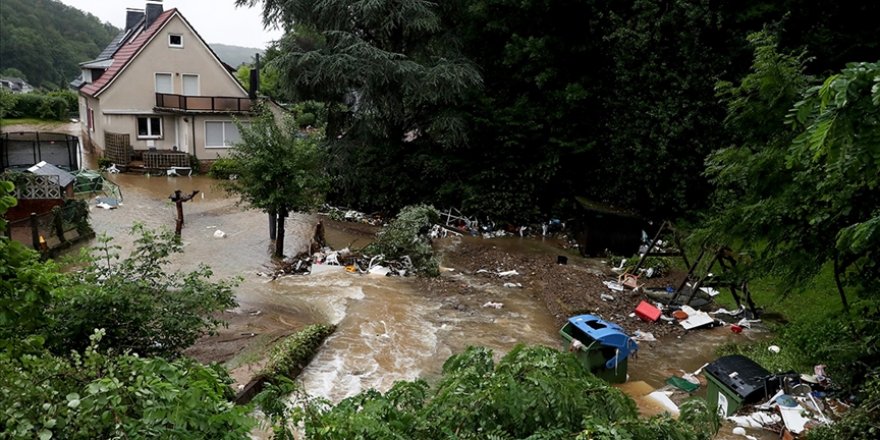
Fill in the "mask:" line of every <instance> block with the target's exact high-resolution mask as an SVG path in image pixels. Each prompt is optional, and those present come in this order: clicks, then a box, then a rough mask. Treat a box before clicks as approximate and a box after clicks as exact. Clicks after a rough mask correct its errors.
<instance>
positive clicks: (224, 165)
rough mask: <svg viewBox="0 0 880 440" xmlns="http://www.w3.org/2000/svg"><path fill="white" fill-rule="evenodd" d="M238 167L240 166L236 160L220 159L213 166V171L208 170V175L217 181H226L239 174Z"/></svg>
mask: <svg viewBox="0 0 880 440" xmlns="http://www.w3.org/2000/svg"><path fill="white" fill-rule="evenodd" d="M237 166H238V165H237V163H236V162H235V160H234V159H231V158H228V157H218V158H217V160H215V161H214V163H212V164H211V169H209V170H208V175H209V176H211V177H213V178H215V179H223V180H226V179H229V177H230V176H232V175H233V174H235V175H237V174H238V170H237V169H236V167H237Z"/></svg>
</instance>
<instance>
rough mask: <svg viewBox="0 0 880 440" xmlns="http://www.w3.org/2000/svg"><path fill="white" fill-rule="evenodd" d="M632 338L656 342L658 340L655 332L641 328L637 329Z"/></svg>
mask: <svg viewBox="0 0 880 440" xmlns="http://www.w3.org/2000/svg"><path fill="white" fill-rule="evenodd" d="M632 338H633V340H636V341H639V342H654V341H656V340H657V338H655V337H654V334H653V333H649V332H643V331H641V330H636V331H635V333H633V336H632Z"/></svg>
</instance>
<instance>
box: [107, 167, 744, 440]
mask: <svg viewBox="0 0 880 440" xmlns="http://www.w3.org/2000/svg"><path fill="white" fill-rule="evenodd" d="M110 178H111V179H112V180H113V181H115V182H116V183H117V184H118V185H120V187H121V188H122V193H123V196H124V201H123V204H122V206H121V207H120V208H119V209H116V210H109V211H108V210H103V209H98V208H95V207H94V203H92V206H93V208H92V211H91V216H92V223H93V225H94V228H95V230H96V232H97V233H98V234H102V233H106V234H108V235H110V236H112V237H114V242H115V243H116V244H119V245H121V246H122V247H123V250H124V251H125V250H128V249H130V248H131V246H132V244H133V241H132V237H130V236H129V235H128V230H129V229H130V227H131V225H132V224H133V223H134V222H140V223H143V224H145V225H146V226H148V227H151V228H156V227H163V226H164V227H168V228H171V227H173V225H174V219H175V215H176V212H175V207H174V205H173V204H172V203H171V202H170V201H169V200H168V197H169V196H170V195H171V194H172V193H173V192H174V190H178V189H179V190H181V191H183V192H184V193H189V192H190V191H193V190H199V191H200V194H199V195H197V196H196V197H195V198H194V199H193V200H192V201H190V202H187V203H185V204H184V211H185V218H186V225H185V227H184V229H183V234H182V236H183V243H184V252H183V253H182V254H180V255H177V256H175V257H174V260H173V262H174V266H175V267H174V268H175V269H181V270H188V269H192V268H194V267H196V266H197V265H199V264H207V265H209V266H210V267H211V268H212V269H213V270H214V273H215V276H217V277H220V278H229V277H241V279H242V281H241V284H240V285H239V287H238V288H237V289H236V299H237V301H238V303H239V306H238V307H237V308H236V309H234V310H230V311H227V312H225V313H224V314H223V318H224V319H226V320H227V321H229V323H230V324H229V327H228V328H224V329H221V330H220V332H219V334H218V335H215V336H210V337H206V338H203V339H202V340H200V341H199V342H198V343H197V344H196V345H195V346H194V347H192V348H191V349H189V350H188V351H187V354H189V355H191V356H194V357H196V358H197V359H200V360H202V361H220V362H224V363H225V364H226V365H227V366H228V367H229V368H230V369H232V373H233V377H234V378H236V379H237V380H239V381H243V380H246V378H247V377H248V376H249V375H250V374H251V372H253V371H254V369H256V368H259V366H260V365H261V363H260V360H261V359H262V357H263V355H264V354H265V351H266V347H267V346H269V345H271V343H272V342H274V341H275V340H277V339H279V338H281V337H283V336H285V335H287V334H290V333H292V332H295V331H297V330H299V329H301V328H302V327H304V326H306V325H309V324H312V323H326V322H329V323H334V324H337V326H338V329H337V331H336V333H335V334H333V335H332V336H331V337H330V338H328V340H327V341H326V342H325V344H324V345H323V346H322V348H321V350H320V351H319V352H318V353H317V355H316V357H315V359H314V360H313V361H312V362H311V364H309V366H308V367H307V368H306V369H305V370H304V371H303V373H302V375H301V376H300V377H299V380H300V381H301V383H302V384H303V387H304V389H305V391H307V392H308V393H310V394H312V395H316V396H322V397H325V398H327V399H329V400H331V401H334V402H338V401H339V400H341V399H343V398H345V397H348V396H352V395H354V394H356V393H358V392H360V391H363V390H366V389H369V388H375V389H378V390H380V391H385V390H387V389H388V388H389V387H390V386H391V385H392V384H393V383H394V381H397V380H404V379H415V378H419V377H422V378H429V379H430V378H432V377H436V376H437V375H439V374H440V371H441V368H442V365H443V362H444V361H445V360H446V358H447V357H449V356H450V355H452V354H454V353H457V352H460V351H462V350H464V349H465V348H466V347H468V346H470V345H482V346H486V347H489V348H492V349H493V350H495V353H496V357H500V356H501V355H503V354H504V353H506V352H507V351H508V350H509V349H511V348H512V347H513V346H514V345H516V344H519V343H525V344H543V345H548V346H552V347H559V346H560V342H559V337H558V329H559V316H555V315H554V314H553V313H551V312H550V311H548V308H547V306H546V305H545V302H544V301H543V300H542V295H541V294H540V293H541V292H539V291H538V290H539V289H545V288H552V285H548V284H547V283H546V282H541V283H539V284H536V285H535V287H530V286H526V287H524V288H505V287H503V286H502V283H501V282H499V280H497V279H490V278H487V277H485V276H481V275H479V274H476V273H474V272H473V271H467V270H462V269H461V266H462V264H461V263H460V262H458V261H456V260H455V257H448V258H447V261H444V262H443V265H444V266H448V267H449V269H453V270H444V271H443V275H442V277H441V279H440V280H437V281H425V280H418V279H412V278H390V277H373V276H363V275H354V274H349V273H345V272H332V273H324V274H319V275H309V276H286V277H281V278H278V279H276V280H272V279H271V278H269V277H265V276H260V275H259V273H260V272H269V271H271V261H272V260H271V258H270V242H269V239H268V226H267V219H266V215H265V214H263V213H261V212H258V211H253V210H246V209H243V208H242V207H239V206H237V205H236V203H235V199H233V198H230V197H229V196H227V194H226V193H225V192H223V191H222V190H221V189H219V188H217V185H216V181H215V180H213V179H210V178H208V177H204V176H194V177H164V176H163V177H149V176H141V175H131V174H118V175H113V176H110ZM316 221H317V219H316V217H314V216H307V215H295V216H293V217H291V218H290V219H288V222H289V223H288V231H287V232H288V235H287V237H286V249H285V253H286V254H288V255H292V254H296V253H298V252H300V251H302V250H305V249H306V248H307V246H308V244H309V238H310V237H311V233H312V231H313V227H314V224H315V222H316ZM325 224H326V228H327V238H328V241H329V242H330V244H331V245H332V246H334V247H337V248H339V247H344V246H347V245H352V246H354V247H360V246H363V245H364V244H366V243H368V242H369V240H370V235H369V234H370V232H371V231H372V230H370V229H369V228H366V229H365V228H364V227H347V226H345V225H344V224H337V223H335V222H329V221H328V222H326V223H325ZM216 230H221V231H223V232H225V233H226V234H227V236H226V238H214V236H213V234H214V232H215V231H216ZM444 243H445V244H443V248H444V249H445V250H446V251H448V253H449V254H451V255H454V254H455V252H454V250H455V246H456V244H455V242H454V241H453V242H452V244H449V243H450V242H444ZM554 246H555V245H554V244H552V243H547V242H536V241H535V240H508V241H505V242H504V243H503V244H502V245H500V246H499V248H500V249H501V252H502V253H507V252H526V253H536V254H539V255H548V256H550V255H552V254H553V253H555V252H559V251H558V249H556V248H555V247H554ZM580 263H583V264H584V266H583V267H580V266H577V265H578V264H580ZM571 265H572V267H571V268H570V269H569V270H573V271H587V272H590V273H593V272H594V271H595V269H594V268H591V267H590V265H595V263H594V262H593V263H588V262H583V261H580V260H578V259H573V260H572V263H571ZM488 269H491V270H497V269H504V268H503V267H488ZM591 276H592V275H591ZM596 276H598V275H596ZM432 283H434V284H437V285H439V286H441V287H442V288H443V289H440V290H442V291H443V292H445V293H443V294H439V293H438V291H439V290H438V289H437V288H435V287H436V286H435V287H432ZM449 286H458V287H457V288H458V289H460V291H461V292H460V293H455V292H454V291H453V292H452V293H450V291H449V289H448V287H449ZM474 292H476V293H474ZM490 301H491V302H496V303H501V304H503V306H502V307H501V308H497V309H496V308H493V307H484V305H485V304H486V303H487V302H490ZM646 330H650V329H646ZM748 337H752V336H749V334H742V335H734V334H732V333H731V332H730V331H729V330H727V329H725V328H718V329H714V330H706V331H700V332H692V333H689V334H684V335H681V336H674V335H673V336H668V337H664V338H660V339H659V340H658V341H657V342H651V343H642V344H641V349H640V350H639V353H638V355H637V357H636V358H634V359H632V360H631V362H630V364H629V374H630V379H631V380H632V381H644V382H646V383H647V384H648V385H649V386H650V387H652V388H658V387H661V386H663V385H664V383H665V380H666V378H668V377H669V376H671V375H673V374H675V373H679V372H680V371H687V372H691V371H693V370H696V369H697V368H699V367H700V366H702V365H703V364H704V363H706V362H709V361H711V360H713V359H714V358H715V354H714V350H715V348H716V347H717V346H718V345H719V344H721V343H724V342H726V341H728V340H740V341H742V340H744V339H745V338H748ZM755 337H757V336H755ZM624 389H626V388H625V387H624ZM639 404H640V407H641V408H642V410H643V411H644V412H645V413H651V412H655V410H656V408H651V407H650V405H648V404H645V403H644V402H639ZM724 430H726V432H728V433H729V431H730V428H729V427H727V428H723V431H724ZM753 434H757V433H753ZM724 437H725V436H724V435H723V434H722V435H721V438H724Z"/></svg>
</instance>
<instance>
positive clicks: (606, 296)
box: [599, 293, 614, 301]
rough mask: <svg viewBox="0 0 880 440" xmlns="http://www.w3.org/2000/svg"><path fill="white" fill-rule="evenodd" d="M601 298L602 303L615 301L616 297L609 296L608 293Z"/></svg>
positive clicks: (601, 295)
mask: <svg viewBox="0 0 880 440" xmlns="http://www.w3.org/2000/svg"><path fill="white" fill-rule="evenodd" d="M599 298H600V299H601V300H602V301H614V297H613V296H611V295H609V294H607V293H602V294H600V295H599Z"/></svg>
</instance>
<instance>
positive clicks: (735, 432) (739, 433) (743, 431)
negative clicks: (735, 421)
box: [733, 426, 758, 440]
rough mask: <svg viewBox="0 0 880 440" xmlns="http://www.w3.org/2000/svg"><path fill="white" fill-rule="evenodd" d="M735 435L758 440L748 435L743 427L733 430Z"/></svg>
mask: <svg viewBox="0 0 880 440" xmlns="http://www.w3.org/2000/svg"><path fill="white" fill-rule="evenodd" d="M733 434H734V435H741V436H743V437H745V438H747V439H749V440H758V438H757V437H755V436H753V435H748V434H746V430H745V429H743V428H742V427H739V426H737V427H736V428H733Z"/></svg>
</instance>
